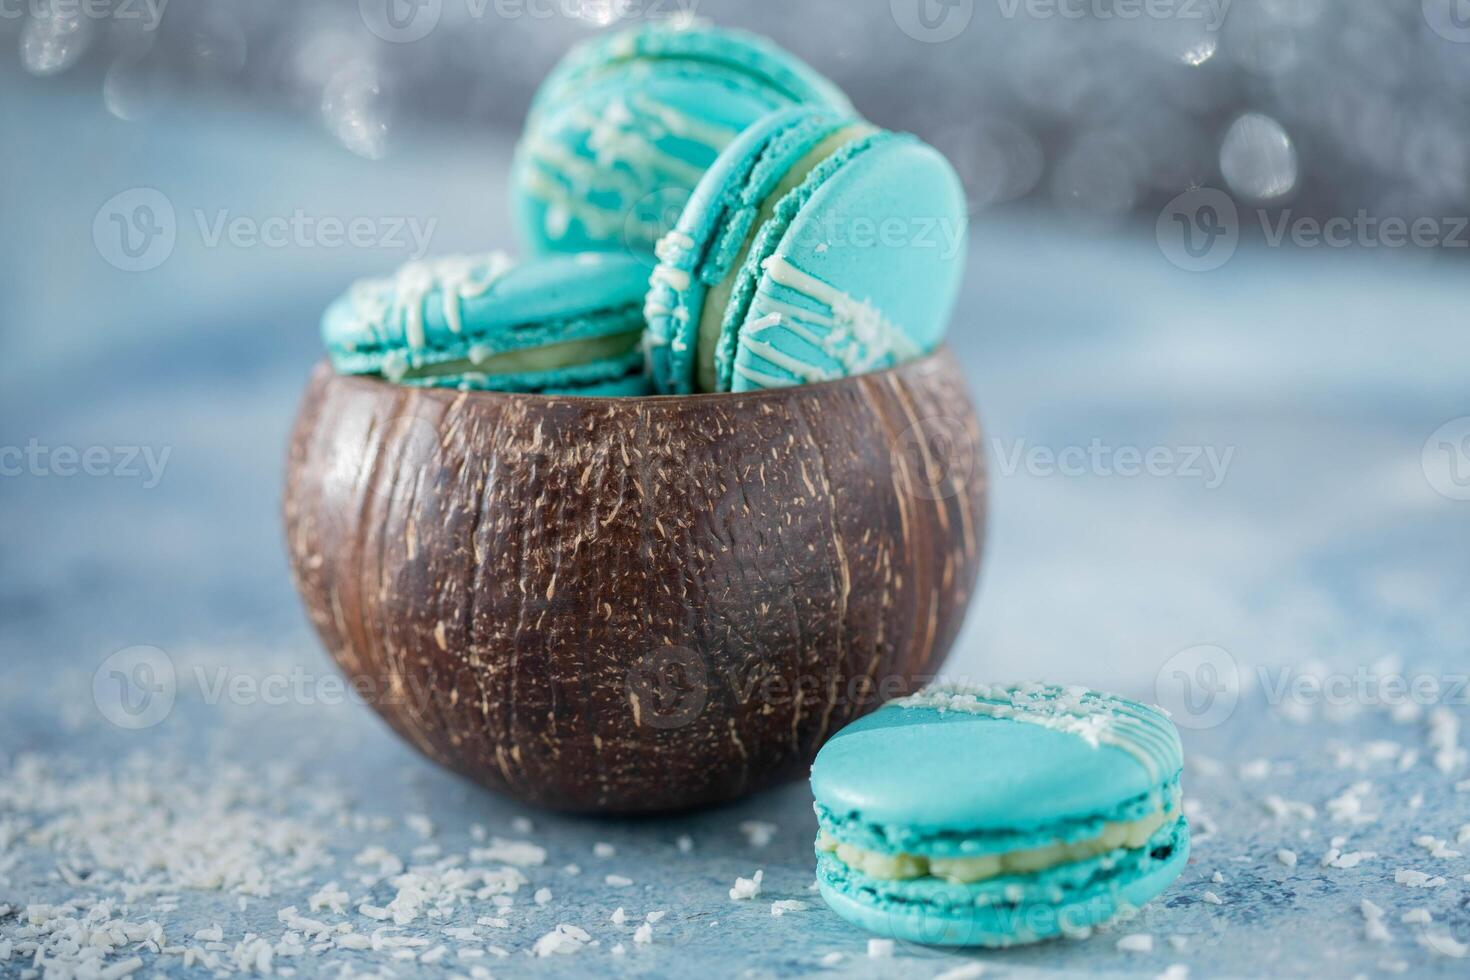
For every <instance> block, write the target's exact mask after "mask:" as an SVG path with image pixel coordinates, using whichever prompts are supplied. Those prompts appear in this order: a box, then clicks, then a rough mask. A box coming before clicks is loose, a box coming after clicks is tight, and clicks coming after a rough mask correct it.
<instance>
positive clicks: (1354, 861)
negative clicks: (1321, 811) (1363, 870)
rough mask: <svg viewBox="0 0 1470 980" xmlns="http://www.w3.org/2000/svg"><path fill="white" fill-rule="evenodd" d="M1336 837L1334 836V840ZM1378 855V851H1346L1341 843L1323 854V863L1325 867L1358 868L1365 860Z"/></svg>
mask: <svg viewBox="0 0 1470 980" xmlns="http://www.w3.org/2000/svg"><path fill="white" fill-rule="evenodd" d="M1336 839H1337V838H1334V840H1336ZM1377 856H1378V853H1377V852H1376V851H1348V852H1346V853H1344V852H1343V850H1342V849H1341V845H1337V846H1334V847H1331V848H1329V849H1328V851H1327V853H1326V854H1324V855H1322V862H1321V864H1322V867H1324V868H1343V869H1347V868H1356V867H1357V866H1358V865H1360V864H1362V863H1363V862H1364V861H1367V860H1369V859H1370V858H1376V857H1377Z"/></svg>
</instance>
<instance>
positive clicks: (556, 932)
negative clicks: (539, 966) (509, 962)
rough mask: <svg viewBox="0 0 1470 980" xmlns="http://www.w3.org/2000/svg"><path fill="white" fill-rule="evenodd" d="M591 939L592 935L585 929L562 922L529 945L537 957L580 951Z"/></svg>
mask: <svg viewBox="0 0 1470 980" xmlns="http://www.w3.org/2000/svg"><path fill="white" fill-rule="evenodd" d="M591 941H592V937H591V936H590V935H588V934H587V931H586V930H585V929H580V928H578V927H577V926H574V925H568V924H567V923H565V922H562V923H559V924H558V925H557V927H556V928H555V929H553V930H551V931H550V932H548V933H546V934H545V935H544V936H542V937H541V938H540V939H538V940H536V944H535V945H534V946H532V947H531V954H532V955H533V956H538V957H544V956H555V955H558V954H561V955H568V954H571V953H576V952H578V951H580V950H581V949H582V947H584V946H586V945H587V944H588V943H589V942H591Z"/></svg>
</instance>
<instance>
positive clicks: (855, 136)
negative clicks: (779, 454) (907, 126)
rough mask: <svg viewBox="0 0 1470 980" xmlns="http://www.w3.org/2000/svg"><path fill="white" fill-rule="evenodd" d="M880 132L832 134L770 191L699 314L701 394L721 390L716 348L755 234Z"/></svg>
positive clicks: (858, 127) (859, 128)
mask: <svg viewBox="0 0 1470 980" xmlns="http://www.w3.org/2000/svg"><path fill="white" fill-rule="evenodd" d="M876 132H878V130H877V129H876V128H874V127H873V126H869V125H867V124H865V123H856V124H854V125H851V126H845V127H843V128H842V129H839V130H837V131H836V132H834V133H832V134H831V135H829V136H828V137H827V138H826V139H824V140H822V141H821V142H820V143H818V144H817V145H816V146H814V147H812V148H811V149H810V150H808V151H807V152H806V154H805V155H804V156H803V157H802V158H801V159H800V160H797V161H796V163H795V165H793V166H792V168H791V169H790V170H788V171H787V172H786V175H785V176H784V177H782V178H781V181H780V183H778V184H777V185H776V187H775V189H774V190H772V191H771V193H770V194H768V195H767V196H766V198H765V200H763V201H762V202H761V205H760V210H759V211H757V212H756V218H755V221H753V222H752V223H751V225H750V231H749V233H747V234H746V236H745V242H744V244H742V245H741V246H740V253H739V254H738V255H737V256H736V257H735V261H734V262H733V263H731V265H730V269H729V271H727V272H726V273H725V277H724V278H723V279H721V280H720V281H719V283H717V284H716V285H714V286H712V287H711V288H710V290H709V292H708V293H706V294H705V298H704V307H703V308H702V309H701V310H700V314H699V339H698V343H697V345H696V347H695V350H696V351H698V359H697V361H696V363H695V371H696V375H695V384H696V390H698V391H715V390H716V389H717V387H718V383H719V379H718V372H717V371H716V369H715V348H716V347H717V346H718V345H719V341H720V332H721V331H722V330H723V328H724V321H725V307H726V306H727V305H729V302H730V294H731V293H732V292H734V290H735V283H736V281H737V280H738V279H739V277H740V270H741V269H742V268H744V266H745V262H746V260H747V259H748V258H749V257H750V249H751V246H752V245H754V244H755V238H756V235H757V234H759V232H760V230H761V228H762V227H763V226H764V225H765V223H766V222H767V221H770V220H771V217H772V216H773V215H774V214H775V212H776V205H777V204H779V203H781V198H783V197H785V196H786V195H787V194H790V193H791V192H792V191H794V190H796V188H798V187H800V186H801V184H802V182H803V181H805V180H806V178H807V177H808V175H810V174H811V172H812V171H813V170H815V169H816V168H817V167H819V166H821V164H822V161H824V160H826V159H827V158H828V157H830V156H832V155H833V154H834V153H836V152H837V151H838V150H840V149H842V148H843V147H844V146H847V145H848V144H849V143H853V142H856V141H857V140H860V139H864V138H865V137H868V136H871V135H873V134H874V133H876Z"/></svg>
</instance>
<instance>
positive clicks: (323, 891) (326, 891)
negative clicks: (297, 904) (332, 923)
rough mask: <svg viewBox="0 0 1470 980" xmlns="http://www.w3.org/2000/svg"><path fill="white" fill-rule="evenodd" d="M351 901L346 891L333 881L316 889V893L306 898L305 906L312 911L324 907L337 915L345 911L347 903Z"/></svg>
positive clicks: (317, 910) (318, 910)
mask: <svg viewBox="0 0 1470 980" xmlns="http://www.w3.org/2000/svg"><path fill="white" fill-rule="evenodd" d="M349 901H351V899H350V898H349V897H348V895H347V893H346V892H345V891H343V890H342V889H340V888H338V887H337V883H336V882H335V881H333V882H328V883H327V884H325V885H323V886H322V887H321V888H319V889H317V891H316V894H314V895H312V896H311V897H310V898H308V899H307V900H306V905H307V908H308V909H310V910H311V911H313V912H320V911H321V910H322V909H326V910H327V911H329V912H333V913H335V914H337V915H343V914H345V913H346V911H347V903H348V902H349Z"/></svg>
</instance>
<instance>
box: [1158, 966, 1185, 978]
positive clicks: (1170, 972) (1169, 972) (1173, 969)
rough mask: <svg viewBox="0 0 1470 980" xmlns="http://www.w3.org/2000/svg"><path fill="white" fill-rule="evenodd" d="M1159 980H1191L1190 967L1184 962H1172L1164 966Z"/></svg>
mask: <svg viewBox="0 0 1470 980" xmlns="http://www.w3.org/2000/svg"><path fill="white" fill-rule="evenodd" d="M1157 980H1189V967H1187V966H1185V965H1184V964H1183V963H1170V964H1169V965H1168V966H1166V967H1164V972H1162V973H1160V974H1159V975H1158V977H1157Z"/></svg>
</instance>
